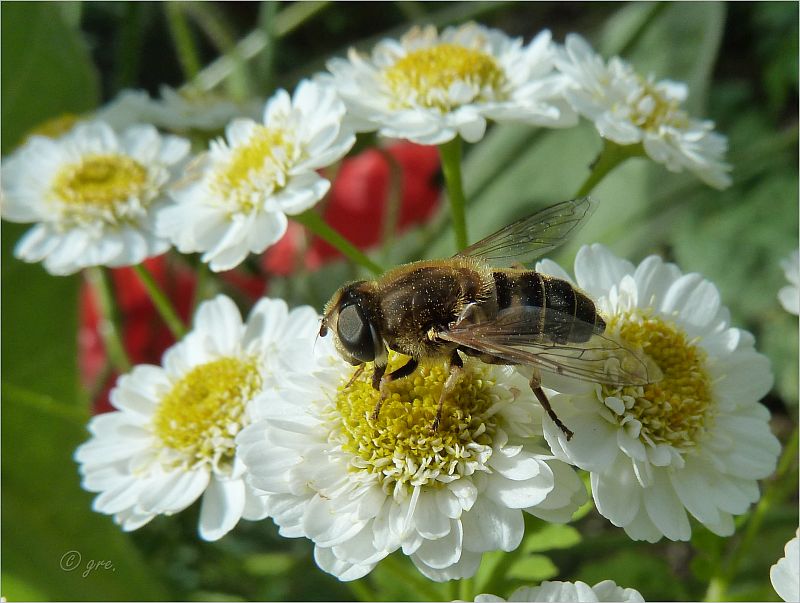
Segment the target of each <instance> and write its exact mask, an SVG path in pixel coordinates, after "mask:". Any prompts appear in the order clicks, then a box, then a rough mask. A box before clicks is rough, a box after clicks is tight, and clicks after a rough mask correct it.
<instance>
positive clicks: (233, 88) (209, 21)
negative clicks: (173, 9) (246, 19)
mask: <svg viewBox="0 0 800 603" xmlns="http://www.w3.org/2000/svg"><path fill="white" fill-rule="evenodd" d="M182 8H183V9H184V10H185V11H186V14H187V15H188V16H189V17H191V18H192V20H193V21H194V22H195V24H196V25H197V26H198V27H199V28H200V29H201V30H202V31H203V32H204V33H205V34H206V36H208V39H209V40H210V41H211V43H212V44H213V45H214V46H215V47H216V48H217V50H218V51H219V52H220V53H221V54H224V55H225V56H228V57H230V59H231V61H233V66H234V68H233V70H232V71H231V73H230V77H229V78H228V79H227V80H226V81H225V84H226V88H227V90H228V93H229V94H230V96H231V97H232V98H234V99H236V100H238V101H242V100H244V99H246V98H248V97H249V96H250V82H251V81H252V79H253V78H252V77H251V76H250V74H249V73H248V68H247V62H246V61H245V60H244V57H242V56H241V54H240V53H239V51H238V49H237V46H236V37H235V35H234V33H233V28H232V27H231V25H230V23H228V21H227V19H226V18H225V15H224V14H223V13H222V11H221V10H219V8H218V7H217V6H216V5H214V4H212V3H210V2H184V3H183V5H182Z"/></svg>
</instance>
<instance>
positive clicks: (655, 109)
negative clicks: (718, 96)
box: [631, 78, 689, 132]
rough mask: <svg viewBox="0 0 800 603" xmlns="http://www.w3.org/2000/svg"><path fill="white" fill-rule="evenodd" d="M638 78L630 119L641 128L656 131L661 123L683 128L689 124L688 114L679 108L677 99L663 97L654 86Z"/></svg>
mask: <svg viewBox="0 0 800 603" xmlns="http://www.w3.org/2000/svg"><path fill="white" fill-rule="evenodd" d="M639 79H640V83H641V86H642V89H641V92H640V94H639V95H638V96H637V97H636V98H635V99H634V100H633V102H632V103H631V107H632V108H633V111H632V113H631V121H632V122H633V123H634V124H636V125H637V126H639V127H640V128H641V129H642V130H647V131H648V132H653V131H657V130H658V129H659V128H660V127H661V126H662V125H668V126H673V127H676V128H685V127H687V126H688V124H689V116H688V115H687V113H686V112H685V111H683V110H682V109H681V108H680V102H679V101H678V100H677V99H670V98H665V96H664V94H663V93H662V92H660V91H658V90H657V89H656V88H655V86H654V85H653V84H652V83H651V82H648V81H647V80H644V79H642V78H639Z"/></svg>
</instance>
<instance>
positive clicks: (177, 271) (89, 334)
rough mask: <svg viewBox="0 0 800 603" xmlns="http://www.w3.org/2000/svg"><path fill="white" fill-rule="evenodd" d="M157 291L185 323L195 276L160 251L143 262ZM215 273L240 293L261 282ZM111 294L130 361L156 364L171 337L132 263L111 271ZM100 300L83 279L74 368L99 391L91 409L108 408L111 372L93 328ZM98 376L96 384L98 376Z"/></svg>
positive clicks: (252, 293)
mask: <svg viewBox="0 0 800 603" xmlns="http://www.w3.org/2000/svg"><path fill="white" fill-rule="evenodd" d="M145 266H146V267H147V268H148V270H150V272H151V273H152V274H153V277H154V278H155V280H156V282H157V283H158V284H159V286H160V287H161V289H162V291H164V293H165V294H166V296H167V297H168V298H169V299H170V301H171V302H172V304H173V305H174V306H175V309H176V310H177V312H178V315H179V316H180V317H181V319H183V321H184V322H186V323H187V324H188V322H189V318H190V317H189V312H190V309H191V304H192V300H193V299H194V289H195V283H196V277H195V275H194V273H193V272H192V271H191V270H190V269H189V268H187V267H185V266H184V265H181V264H169V263H168V262H167V261H166V257H165V256H159V257H155V258H151V259H149V260H146V261H145ZM219 276H220V278H221V279H222V280H223V281H224V282H225V283H226V284H228V285H230V286H232V287H233V288H234V289H236V290H238V291H239V292H240V293H243V294H244V295H245V296H246V297H248V298H251V299H257V298H259V297H261V296H262V295H263V294H264V289H265V281H264V279H261V278H254V277H250V276H247V275H244V274H242V273H240V272H237V271H235V270H230V271H228V272H224V273H221V274H220V275H219ZM111 280H112V287H113V293H114V296H115V299H116V303H117V309H118V311H119V317H120V335H121V337H122V345H123V347H124V348H125V351H126V353H127V354H128V358H129V359H130V361H131V363H132V364H142V363H150V364H158V363H160V362H161V356H162V354H163V353H164V351H165V350H166V349H167V348H168V347H169V346H171V345H172V344H173V343H175V338H174V337H173V336H172V333H171V332H170V331H169V329H168V328H167V326H166V325H165V324H164V321H163V320H162V319H161V316H160V315H159V314H158V311H157V310H156V308H155V306H154V305H153V302H152V301H151V300H150V296H149V295H148V293H147V290H146V289H145V287H144V285H142V283H141V281H140V280H139V277H138V276H137V275H136V273H135V272H134V271H133V269H132V268H116V269H113V270H111ZM100 316H101V312H100V305H99V302H98V300H97V292H96V291H94V289H93V288H92V287H91V285H90V284H89V283H88V282H86V281H84V283H83V286H82V288H81V296H80V327H79V330H78V368H79V371H80V375H81V381H82V382H83V384H84V386H85V387H86V388H87V389H91V390H95V391H99V393H98V395H97V396H95V399H94V400H93V401H92V412H93V413H94V414H98V413H101V412H108V411H110V410H113V407H112V406H111V405H110V403H109V400H108V393H109V391H110V390H111V388H112V387H113V385H114V383H115V382H116V378H117V375H116V373H113V372H111V373H110V374H106V375H104V374H103V373H104V370H105V369H106V368H107V367H108V358H107V356H106V350H105V346H104V344H103V339H102V337H101V336H100V333H99V331H98V327H99V322H100ZM101 379H102V383H100V382H99V381H100V380H101Z"/></svg>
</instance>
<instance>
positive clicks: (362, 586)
mask: <svg viewBox="0 0 800 603" xmlns="http://www.w3.org/2000/svg"><path fill="white" fill-rule="evenodd" d="M347 586H348V587H349V588H350V591H351V592H352V593H353V594H354V595H355V596H356V599H357V600H359V601H377V600H378V598H377V594H376V593H375V591H374V590H372V589H371V588H370V587H369V584H368V582H367V581H366V580H365V579H361V580H353V581H352V582H348V583H347Z"/></svg>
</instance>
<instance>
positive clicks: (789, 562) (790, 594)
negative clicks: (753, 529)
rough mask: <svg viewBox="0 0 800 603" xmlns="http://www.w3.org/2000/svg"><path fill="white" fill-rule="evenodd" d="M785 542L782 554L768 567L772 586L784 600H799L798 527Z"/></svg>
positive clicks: (799, 549)
mask: <svg viewBox="0 0 800 603" xmlns="http://www.w3.org/2000/svg"><path fill="white" fill-rule="evenodd" d="M796 534H797V535H796V536H795V537H794V538H792V539H791V540H790V541H789V542H787V543H786V546H785V547H784V549H783V550H784V553H785V554H784V556H783V557H781V558H780V559H778V562H777V563H776V564H775V565H773V566H772V567H771V568H770V569H769V580H770V582H772V588H774V589H775V592H776V593H778V596H779V597H780V598H781V599H783V600H784V601H800V529H798V530H797V532H796Z"/></svg>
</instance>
